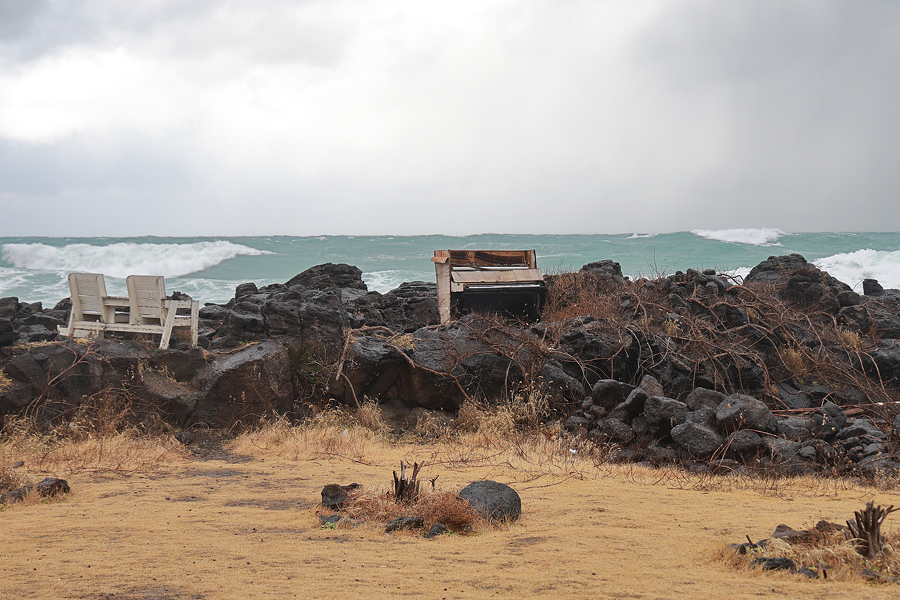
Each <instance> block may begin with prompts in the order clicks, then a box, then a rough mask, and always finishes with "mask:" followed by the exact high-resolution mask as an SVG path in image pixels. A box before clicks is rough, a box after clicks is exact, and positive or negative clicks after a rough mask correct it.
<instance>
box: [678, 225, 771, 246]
mask: <svg viewBox="0 0 900 600" xmlns="http://www.w3.org/2000/svg"><path fill="white" fill-rule="evenodd" d="M691 233H693V234H694V235H697V236H700V237H702V238H706V239H708V240H715V241H718V242H731V243H734V244H748V245H750V246H780V245H781V244H779V243H778V240H780V239H781V238H782V237H784V236H786V235H788V234H787V232H784V231H782V230H780V229H694V230H692V231H691Z"/></svg>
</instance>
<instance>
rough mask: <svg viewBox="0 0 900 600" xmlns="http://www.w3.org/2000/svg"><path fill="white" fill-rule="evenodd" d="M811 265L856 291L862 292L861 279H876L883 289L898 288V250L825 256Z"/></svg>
mask: <svg viewBox="0 0 900 600" xmlns="http://www.w3.org/2000/svg"><path fill="white" fill-rule="evenodd" d="M813 264H815V265H816V266H817V267H819V268H820V269H822V270H823V271H828V274H829V275H831V276H832V277H835V278H837V279H839V280H840V281H843V282H844V283H846V284H848V285H850V286H852V287H853V288H854V289H855V290H857V291H862V280H863V279H877V280H878V283H880V284H881V285H882V287H885V288H900V250H895V251H893V252H888V251H884V250H870V249H868V248H866V249H863V250H857V251H856V252H847V253H842V254H835V255H833V256H826V257H825V258H820V259H818V260H814V261H813Z"/></svg>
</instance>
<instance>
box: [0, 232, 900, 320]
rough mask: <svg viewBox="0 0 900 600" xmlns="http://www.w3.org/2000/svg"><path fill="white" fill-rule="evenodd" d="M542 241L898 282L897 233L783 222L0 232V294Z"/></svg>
mask: <svg viewBox="0 0 900 600" xmlns="http://www.w3.org/2000/svg"><path fill="white" fill-rule="evenodd" d="M448 248H449V249H485V250H504V249H509V250H514V249H531V248H533V249H535V250H536V252H537V257H538V266H539V267H541V269H543V270H544V272H545V273H554V272H562V271H569V270H578V269H579V268H581V266H582V265H583V264H586V263H589V262H593V261H597V260H603V259H612V260H614V261H616V262H618V263H620V264H621V265H622V271H623V272H624V273H625V274H626V275H630V276H632V277H636V276H640V275H644V276H651V277H653V276H658V275H664V274H670V273H674V272H675V271H677V270H682V271H684V270H686V269H688V268H695V269H707V268H713V269H718V270H721V271H728V272H731V273H733V274H735V275H738V276H742V275H746V273H747V272H748V271H749V270H750V269H751V268H752V267H753V266H755V265H756V264H758V263H759V262H760V261H762V260H765V259H766V258H768V257H769V256H772V255H782V254H791V253H795V252H796V253H798V254H802V255H803V256H804V257H806V259H807V260H809V261H811V262H814V263H815V264H816V265H817V266H819V267H820V268H822V269H824V270H825V271H828V272H829V273H831V275H833V276H834V277H837V278H838V279H840V280H841V281H844V282H846V283H848V284H849V285H850V286H852V287H853V288H854V289H855V290H857V291H860V292H861V291H862V280H863V279H866V278H873V279H877V280H878V281H879V282H880V283H881V285H882V286H884V287H885V288H900V232H891V233H789V232H784V231H781V230H778V229H728V230H715V231H714V230H694V231H681V232H676V233H660V234H653V233H632V234H616V235H602V234H597V235H512V234H479V235H469V236H461V237H452V236H442V235H420V236H311V237H290V236H272V237H196V238H174V237H136V238H108V237H104V238H47V237H0V298H4V297H8V296H15V297H17V298H18V299H19V301H20V302H37V301H40V302H42V303H44V305H45V306H53V305H54V304H56V302H57V301H59V300H61V299H62V298H65V297H67V296H68V295H69V289H68V284H67V280H66V277H67V275H68V273H70V272H73V271H83V272H91V273H103V274H104V275H105V279H106V285H107V291H108V292H109V293H110V294H114V295H126V292H125V277H127V276H128V275H132V274H139V275H148V274H150V275H164V276H165V277H166V290H167V291H169V292H171V291H175V290H177V291H181V292H184V293H186V294H189V295H190V296H191V297H193V298H194V299H195V300H199V301H200V302H201V304H202V303H204V302H215V303H224V302H227V301H228V300H229V299H230V298H231V297H232V296H233V295H234V288H235V286H237V285H238V284H240V283H245V282H250V281H252V282H254V283H256V284H257V285H258V286H262V285H266V284H269V283H284V282H285V281H287V280H288V279H290V278H291V277H293V276H294V275H296V274H297V273H300V272H301V271H303V270H305V269H307V268H309V267H311V266H313V265H318V264H322V263H326V262H332V263H349V264H351V265H356V266H357V267H359V268H360V269H361V270H362V271H363V280H364V281H365V282H366V284H367V285H368V287H369V289H370V290H376V291H379V292H387V291H389V290H391V289H394V288H396V287H397V286H398V285H399V284H400V283H402V282H404V281H416V280H423V281H433V280H434V268H433V263H432V262H431V256H432V255H433V252H434V250H438V249H448Z"/></svg>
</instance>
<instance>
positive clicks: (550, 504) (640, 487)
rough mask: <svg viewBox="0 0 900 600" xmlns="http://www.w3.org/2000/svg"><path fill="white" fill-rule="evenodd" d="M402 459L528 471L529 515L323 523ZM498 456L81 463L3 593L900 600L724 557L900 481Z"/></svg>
mask: <svg viewBox="0 0 900 600" xmlns="http://www.w3.org/2000/svg"><path fill="white" fill-rule="evenodd" d="M401 458H405V459H408V460H409V459H414V460H426V462H428V463H429V465H428V466H426V468H425V469H424V471H423V475H425V476H426V477H425V478H426V479H427V478H430V477H433V476H434V475H440V478H439V479H438V482H439V488H444V489H453V488H456V489H458V488H459V487H461V486H463V485H465V484H466V483H468V482H470V481H473V480H477V479H482V478H488V479H494V480H497V481H503V482H506V483H510V484H511V485H513V487H515V488H516V489H517V490H518V491H519V493H520V495H521V497H522V505H523V517H522V519H521V520H520V521H519V522H517V523H515V524H513V525H510V526H506V527H501V528H497V529H488V530H485V531H482V532H479V533H477V534H475V535H468V536H466V535H445V536H440V537H437V538H435V539H431V540H428V539H423V538H422V537H421V536H420V535H417V534H413V533H410V532H401V533H394V534H385V533H384V530H383V528H381V527H375V526H366V527H358V528H355V529H337V530H334V529H323V528H321V527H320V525H319V521H318V518H317V516H316V514H315V510H316V506H315V504H316V503H317V502H318V499H319V493H320V490H321V488H322V486H323V485H324V484H326V483H332V482H334V483H344V484H346V483H350V482H352V481H356V482H359V483H362V484H364V485H366V486H370V489H371V488H381V487H385V486H386V484H387V483H388V481H389V479H390V472H391V470H392V469H394V468H396V466H397V464H398V463H399V460H400V459H401ZM489 463H490V461H470V462H469V463H466V462H460V461H459V460H456V459H453V460H451V459H450V454H449V453H447V452H445V450H444V449H443V448H442V447H440V446H439V445H413V446H409V445H407V446H396V445H394V446H392V445H389V444H383V445H380V446H379V445H377V444H376V445H375V446H373V447H370V448H369V449H368V450H367V451H366V452H365V453H363V454H359V455H357V456H352V455H348V456H344V457H342V456H337V455H334V456H330V457H319V458H313V459H309V458H296V459H287V458H284V457H283V456H279V455H277V454H265V453H263V454H256V455H250V454H241V453H240V452H233V453H214V454H211V455H207V456H195V457H187V458H178V459H177V460H172V461H171V462H169V463H168V464H166V465H164V466H162V467H156V468H154V469H152V470H150V471H148V472H144V473H135V474H130V475H118V476H98V475H96V474H91V473H81V474H79V473H74V474H71V475H69V476H68V480H69V482H70V484H71V486H72V493H71V494H70V495H69V496H68V497H66V498H65V499H64V500H61V501H49V502H40V503H32V504H26V505H17V506H14V507H8V508H6V509H4V510H3V511H0V598H4V599H5V598H10V599H12V598H204V599H206V598H293V597H298V598H332V597H341V598H356V597H365V598H372V597H393V596H411V597H412V596H414V597H423V598H482V597H498V598H512V597H518V598H523V597H532V596H547V597H559V598H597V597H599V598H672V599H676V598H677V599H682V598H686V597H687V598H708V597H724V598H758V597H771V598H781V597H791V598H796V597H803V598H896V597H898V595H900V587H898V586H896V585H881V586H876V585H871V584H865V583H842V582H835V581H810V580H806V579H803V578H801V577H798V576H795V575H787V574H777V573H775V574H773V573H758V572H752V571H744V570H735V569H733V568H729V567H726V566H723V565H722V564H719V563H717V562H716V561H715V560H714V559H713V556H714V553H715V549H716V548H717V547H718V546H719V545H720V544H721V543H722V542H740V541H743V540H744V538H745V536H746V535H749V536H750V537H751V538H753V539H754V540H757V539H760V538H764V537H768V536H769V535H770V534H771V532H772V531H773V529H774V528H775V526H776V525H778V524H779V523H787V524H789V525H791V526H794V527H796V528H800V527H805V526H810V525H811V524H814V523H815V522H816V521H818V520H819V519H820V518H824V519H829V520H832V521H837V522H843V521H844V520H846V518H847V517H848V516H850V515H852V512H853V510H856V509H859V508H861V507H862V505H863V504H864V503H865V502H866V501H867V500H870V499H874V500H876V501H877V502H879V503H881V504H885V505H887V504H900V495H898V494H897V493H884V492H874V491H872V490H871V489H869V490H867V489H865V488H856V487H854V486H851V485H848V484H841V485H836V484H832V483H828V484H816V483H813V484H809V483H806V484H798V485H794V484H783V483H771V484H769V485H764V484H755V485H753V486H745V488H744V489H739V488H740V486H737V488H732V489H728V490H723V489H722V487H723V486H722V485H713V486H708V485H706V484H704V482H703V481H701V480H697V479H691V478H683V479H678V478H674V479H673V478H672V477H663V478H660V477H659V476H658V475H657V474H656V473H655V472H654V471H652V470H642V469H638V468H634V467H630V468H624V467H602V468H593V469H579V468H574V466H573V468H572V469H570V470H569V472H566V469H565V468H562V469H555V470H554V469H547V470H546V471H547V472H546V473H544V474H541V473H539V472H536V471H535V470H534V469H532V470H530V471H529V470H528V469H523V468H521V467H520V466H517V465H516V464H515V463H514V462H513V461H502V460H498V461H497V462H496V464H489ZM710 487H712V488H713V489H706V490H704V488H710ZM717 487H718V490H717V489H715V488H717ZM890 525H891V522H890V520H888V522H887V523H886V526H887V528H888V529H889V530H891V529H892V528H891V527H890Z"/></svg>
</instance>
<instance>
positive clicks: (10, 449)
mask: <svg viewBox="0 0 900 600" xmlns="http://www.w3.org/2000/svg"><path fill="white" fill-rule="evenodd" d="M185 457H186V450H185V449H184V447H183V446H181V445H180V444H179V443H178V442H176V441H175V440H174V439H173V438H172V436H164V435H147V434H145V433H143V432H141V431H139V430H135V429H129V430H125V431H118V432H116V431H113V432H108V431H105V432H102V433H97V432H90V431H84V430H82V431H78V426H77V425H76V426H75V427H72V428H71V431H65V429H64V428H61V429H58V430H54V431H52V432H51V433H49V434H42V433H40V432H36V431H35V430H34V429H33V428H32V427H31V426H30V424H29V423H28V422H27V421H26V420H24V419H20V420H14V419H10V420H8V421H7V423H6V426H5V427H4V429H3V431H2V433H0V464H12V463H14V462H16V461H23V462H24V463H25V465H26V466H27V468H28V469H29V470H31V471H40V472H46V473H53V474H59V475H61V476H66V475H69V474H72V473H84V472H93V473H109V474H127V473H134V472H138V471H148V470H152V469H155V468H158V467H160V466H161V465H165V464H166V463H170V462H174V461H179V460H182V459H184V458H185Z"/></svg>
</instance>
